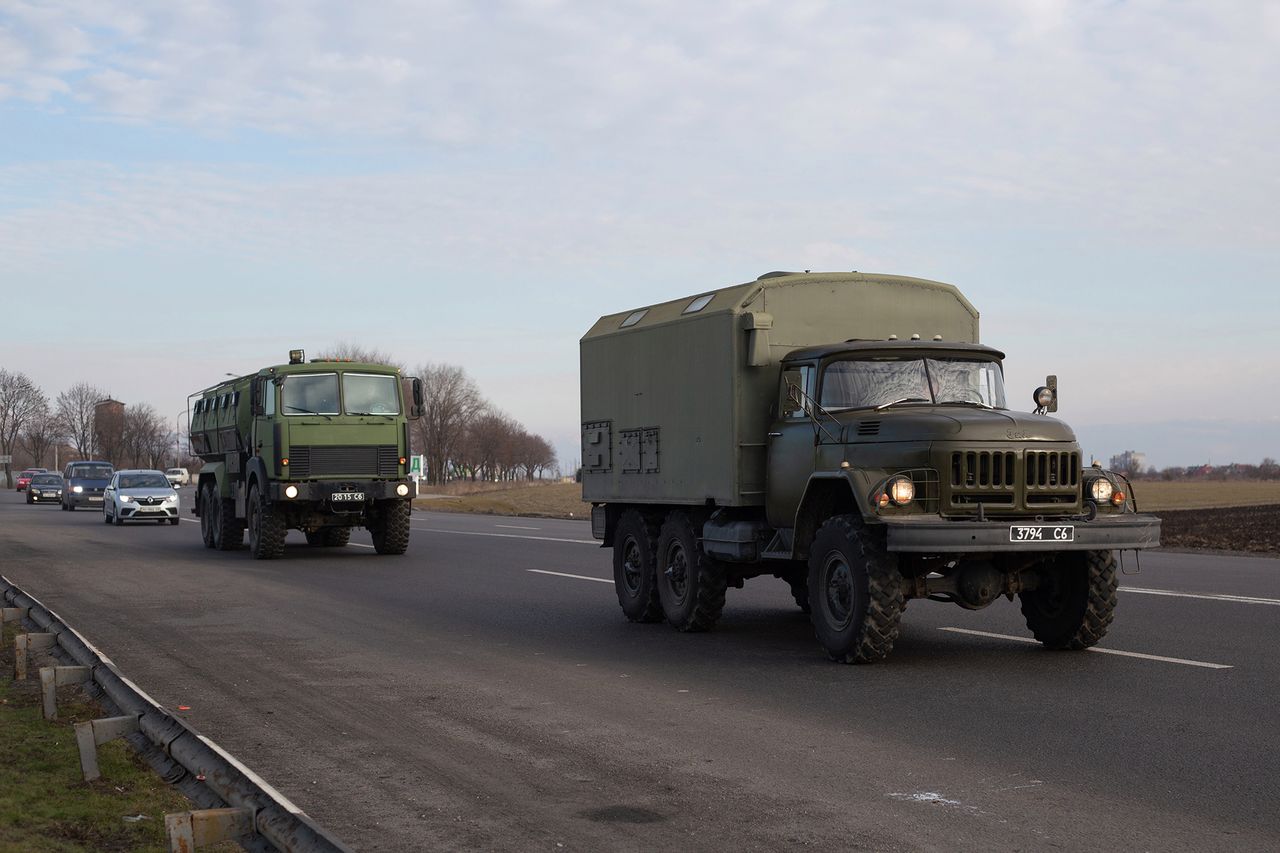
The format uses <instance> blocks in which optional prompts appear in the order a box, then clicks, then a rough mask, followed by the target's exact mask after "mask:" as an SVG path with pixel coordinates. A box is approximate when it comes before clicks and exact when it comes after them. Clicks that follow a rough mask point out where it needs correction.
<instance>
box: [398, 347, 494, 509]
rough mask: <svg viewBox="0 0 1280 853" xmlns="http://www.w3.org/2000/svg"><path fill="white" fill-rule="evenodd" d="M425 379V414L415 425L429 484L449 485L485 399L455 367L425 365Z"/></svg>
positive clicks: (422, 368)
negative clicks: (464, 440)
mask: <svg viewBox="0 0 1280 853" xmlns="http://www.w3.org/2000/svg"><path fill="white" fill-rule="evenodd" d="M418 375H419V376H420V377H421V378H422V397H423V414H422V417H421V418H420V419H418V420H417V421H415V422H414V423H415V428H414V432H415V436H414V438H415V439H416V441H417V444H418V446H419V447H421V448H423V451H422V452H423V455H424V456H426V462H427V470H426V471H425V472H424V473H425V474H426V477H427V482H428V483H434V484H437V485H438V484H440V483H443V482H444V481H445V477H446V475H447V474H448V472H449V464H450V462H451V461H452V460H453V458H454V454H455V452H456V451H457V449H458V445H459V442H460V441H461V440H462V437H463V432H464V431H465V430H466V428H467V425H468V424H469V423H471V421H472V420H474V419H475V417H476V415H477V414H478V413H479V412H481V411H482V410H483V409H484V406H485V403H484V398H483V397H481V396H480V390H479V389H478V388H476V385H475V383H474V382H472V381H471V377H469V376H467V372H466V371H465V370H463V369H462V368H461V367H458V366H456V365H452V364H425V365H423V366H422V367H420V368H419V369H418Z"/></svg>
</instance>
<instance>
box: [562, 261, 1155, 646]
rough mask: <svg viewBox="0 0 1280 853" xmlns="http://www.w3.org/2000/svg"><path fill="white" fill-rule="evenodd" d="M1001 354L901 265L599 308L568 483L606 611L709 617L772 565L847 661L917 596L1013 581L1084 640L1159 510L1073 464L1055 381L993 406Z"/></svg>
mask: <svg viewBox="0 0 1280 853" xmlns="http://www.w3.org/2000/svg"><path fill="white" fill-rule="evenodd" d="M1003 358H1004V355H1003V353H1001V352H999V351H998V350H995V349H992V348H991V347H988V346H984V345H982V344H981V343H979V342H978V312H977V311H976V310H975V309H974V307H973V306H972V305H971V304H970V303H969V301H968V300H967V299H965V297H964V296H963V295H961V293H960V292H959V291H958V290H957V289H956V288H955V287H953V286H951V285H948V284H942V283H939V282H934V281H926V280H923V279H917V278H907V277H902V276H892V275H873V274H864V273H856V272H855V273H803V274H797V273H769V274H767V275H764V276H761V277H760V278H759V279H758V280H756V281H752V282H748V283H746V284H740V285H737V286H734V287H726V288H723V289H720V290H714V291H706V292H702V293H696V294H693V295H691V296H689V297H686V298H684V299H678V300H674V301H671V302H665V303H662V304H660V305H651V306H649V307H647V308H640V309H637V310H634V311H626V312H623V313H620V314H610V315H607V316H605V317H601V318H600V319H599V320H598V321H597V322H596V324H595V325H594V326H592V328H591V329H590V331H588V332H587V334H586V336H585V337H583V338H582V341H581V367H582V419H583V424H582V483H583V497H584V499H585V500H588V501H591V503H592V511H591V525H592V533H593V534H594V536H595V537H596V538H598V539H602V540H603V543H604V546H605V547H612V548H613V569H614V581H615V588H616V591H617V596H618V602H619V604H620V605H621V607H622V611H623V613H625V614H626V616H627V618H628V619H630V620H632V621H637V622H649V621H660V620H662V619H664V618H665V619H666V620H667V621H668V622H670V623H671V624H672V625H673V626H674V627H675V628H677V629H679V630H681V631H698V630H706V629H708V628H710V627H711V626H712V625H714V623H715V622H716V620H717V619H718V618H719V616H720V613H721V610H722V608H723V606H724V599H725V590H726V588H727V587H730V586H732V587H741V586H742V584H743V581H744V580H746V579H748V578H751V577H755V576H759V575H772V576H775V577H778V578H781V579H783V580H785V581H787V582H788V583H789V584H790V585H791V590H792V593H793V594H794V596H795V599H796V602H797V603H798V604H799V605H800V606H801V607H802V608H803V609H804V610H806V611H807V612H809V613H810V618H811V619H812V621H813V624H814V629H815V632H816V633H817V636H818V640H819V642H820V643H821V644H822V646H823V647H824V648H825V649H826V651H827V653H828V654H829V655H830V656H831V657H832V658H833V659H835V660H839V661H843V662H846V663H865V662H871V661H875V660H879V659H881V658H884V657H885V656H886V655H888V654H889V652H890V650H891V649H892V648H893V644H894V641H895V639H896V638H897V636H898V630H899V621H900V619H901V616H902V611H903V608H904V607H905V606H906V603H907V602H908V601H910V600H912V599H929V600H934V601H949V602H954V603H955V604H958V605H960V606H961V607H964V608H968V609H979V608H983V607H986V606H987V605H989V604H991V603H993V602H994V601H995V600H996V599H997V598H999V597H1001V596H1007V597H1008V598H1009V599H1010V600H1012V599H1013V598H1014V596H1017V597H1018V598H1019V599H1020V602H1021V607H1022V612H1023V614H1024V616H1025V618H1026V622H1027V625H1028V627H1029V628H1030V630H1031V632H1032V634H1033V635H1034V636H1035V637H1036V638H1037V639H1038V640H1040V642H1042V643H1043V644H1044V645H1046V646H1049V647H1051V648H1061V649H1081V648H1086V647H1088V646H1092V645H1093V644H1095V643H1097V642H1098V640H1100V639H1101V638H1102V636H1103V635H1104V634H1105V633H1106V630H1107V627H1108V625H1109V624H1110V622H1111V620H1112V614H1113V610H1114V608H1115V604H1116V553H1117V552H1118V551H1121V550H1125V549H1141V548H1149V547H1155V546H1157V545H1159V538H1160V521H1159V519H1158V518H1155V517H1151V516H1147V515H1139V514H1138V513H1137V511H1136V503H1135V502H1134V500H1133V497H1132V494H1131V491H1132V490H1131V489H1130V488H1129V487H1128V483H1127V482H1126V481H1125V480H1124V479H1123V478H1122V477H1120V476H1118V475H1116V474H1113V473H1111V472H1108V471H1104V470H1102V469H1100V468H1096V467H1089V466H1086V465H1084V464H1083V460H1082V456H1081V452H1080V446H1079V444H1078V443H1077V442H1076V438H1075V435H1074V433H1073V432H1072V431H1071V429H1070V427H1068V426H1067V425H1066V424H1064V423H1062V422H1061V421H1059V420H1056V419H1054V418H1052V417H1049V416H1048V414H1047V413H1048V412H1054V411H1056V410H1057V389H1056V381H1050V382H1047V383H1046V386H1045V387H1042V388H1039V389H1037V390H1036V392H1035V411H1034V412H1031V413H1023V412H1018V411H1013V410H1011V409H1010V408H1009V406H1008V402H1007V400H1006V397H1005V389H1004V380H1003V366H1002V363H1003ZM1050 379H1051V380H1052V379H1053V378H1052V377H1051V378H1050Z"/></svg>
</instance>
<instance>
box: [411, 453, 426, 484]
mask: <svg viewBox="0 0 1280 853" xmlns="http://www.w3.org/2000/svg"><path fill="white" fill-rule="evenodd" d="M424 461H425V460H424V457H423V456H421V455H418V456H410V457H409V476H410V477H412V478H414V479H415V480H416V479H418V478H419V477H421V476H422V463H423V462H424Z"/></svg>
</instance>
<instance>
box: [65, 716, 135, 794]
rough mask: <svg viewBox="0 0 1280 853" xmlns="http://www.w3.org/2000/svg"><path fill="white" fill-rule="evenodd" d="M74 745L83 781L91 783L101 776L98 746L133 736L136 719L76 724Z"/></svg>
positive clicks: (104, 720)
mask: <svg viewBox="0 0 1280 853" xmlns="http://www.w3.org/2000/svg"><path fill="white" fill-rule="evenodd" d="M75 729H76V745H77V746H79V747H80V769H81V770H82V771H83V772H84V781H86V782H92V781H93V780H94V779H97V778H99V777H101V776H102V773H101V772H100V771H99V770H98V744H100V743H106V742H107V741H109V740H115V739H116V738H118V737H124V736H125V735H127V734H133V733H134V732H136V731H137V730H138V717H137V716H136V715H134V716H129V717H106V718H104V719H101V720H90V721H89V722H87V723H76V725H75Z"/></svg>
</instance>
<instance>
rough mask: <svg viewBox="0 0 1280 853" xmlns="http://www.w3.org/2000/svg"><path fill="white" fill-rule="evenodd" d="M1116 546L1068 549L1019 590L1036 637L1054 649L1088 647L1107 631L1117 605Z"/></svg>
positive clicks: (1025, 614)
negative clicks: (1033, 584)
mask: <svg viewBox="0 0 1280 853" xmlns="http://www.w3.org/2000/svg"><path fill="white" fill-rule="evenodd" d="M1116 585H1117V581H1116V555H1115V552H1114V551H1068V552H1065V553H1063V554H1059V555H1058V557H1057V558H1055V559H1054V560H1053V562H1052V563H1050V564H1049V565H1048V566H1046V567H1045V569H1044V570H1042V573H1041V575H1040V584H1039V586H1037V587H1036V588H1035V589H1033V590H1028V591H1027V592H1022V593H1019V594H1018V598H1019V599H1021V601H1022V615H1023V616H1024V617H1026V620H1027V627H1028V628H1030V629H1031V633H1032V634H1033V635H1034V636H1035V638H1036V639H1037V640H1039V641H1040V642H1041V643H1044V645H1046V646H1048V647H1049V648H1051V649H1087V648H1089V647H1090V646H1092V645H1094V644H1095V643H1097V642H1098V641H1099V640H1101V639H1102V638H1103V637H1104V636H1106V633H1107V628H1108V627H1109V626H1110V625H1111V620H1112V618H1113V617H1114V616H1115V609H1116Z"/></svg>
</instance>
